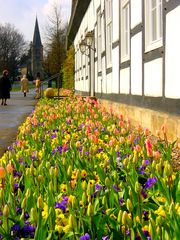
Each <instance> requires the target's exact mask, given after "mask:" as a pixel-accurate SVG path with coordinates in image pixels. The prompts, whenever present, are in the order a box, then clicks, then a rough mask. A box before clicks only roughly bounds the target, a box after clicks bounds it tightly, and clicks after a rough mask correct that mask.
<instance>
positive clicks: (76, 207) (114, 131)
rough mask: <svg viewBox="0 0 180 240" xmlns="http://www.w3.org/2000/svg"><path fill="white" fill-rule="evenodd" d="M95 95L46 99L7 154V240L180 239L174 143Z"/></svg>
mask: <svg viewBox="0 0 180 240" xmlns="http://www.w3.org/2000/svg"><path fill="white" fill-rule="evenodd" d="M162 131H163V134H164V138H165V142H164V143H162V141H158V142H157V144H152V142H151V140H150V138H149V131H148V130H147V129H145V130H144V129H142V128H141V127H140V126H138V127H137V129H136V130H134V128H132V127H131V123H130V122H129V121H128V120H125V119H123V116H122V115H119V116H115V115H114V114H113V112H112V111H109V113H108V112H106V110H105V109H103V108H102V107H101V105H100V104H99V103H98V101H96V100H92V99H88V98H87V99H86V98H84V99H82V98H81V97H77V98H76V97H74V98H66V99H63V100H59V101H58V100H52V99H49V100H47V99H42V100H40V101H39V103H38V105H37V107H36V109H35V111H34V112H33V113H32V115H30V116H29V117H28V118H27V119H26V121H25V123H24V124H23V125H22V126H20V128H19V134H18V136H17V141H16V142H15V143H14V144H13V145H12V146H10V147H9V150H8V151H7V152H6V153H5V154H4V156H3V157H2V158H1V159H0V239H21V238H28V239H38V240H40V239H42V240H43V239H53V240H55V239H80V240H86V239H92V240H95V239H97V240H100V239H104V240H105V239H106V240H108V239H132V240H134V239H148V240H150V239H163V240H164V239H179V234H180V204H179V202H180V181H179V172H173V170H172V166H171V152H172V148H173V144H168V143H167V141H166V133H165V129H164V128H163V129H162Z"/></svg>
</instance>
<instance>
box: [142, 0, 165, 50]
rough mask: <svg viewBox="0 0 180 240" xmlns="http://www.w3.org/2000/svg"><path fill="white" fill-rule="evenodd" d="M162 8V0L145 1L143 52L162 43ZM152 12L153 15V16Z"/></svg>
mask: <svg viewBox="0 0 180 240" xmlns="http://www.w3.org/2000/svg"><path fill="white" fill-rule="evenodd" d="M152 1H155V5H154V6H152ZM162 9H163V0H147V1H145V52H148V51H151V50H153V49H156V48H159V47H161V46H162V45H163V12H162ZM154 13H155V15H154V18H153V14H154ZM153 24H154V26H155V27H154V26H153ZM153 35H154V36H153Z"/></svg>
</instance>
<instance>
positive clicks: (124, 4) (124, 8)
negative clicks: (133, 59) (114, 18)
mask: <svg viewBox="0 0 180 240" xmlns="http://www.w3.org/2000/svg"><path fill="white" fill-rule="evenodd" d="M129 59H130V1H129V0H122V1H121V62H125V61H128V60H129Z"/></svg>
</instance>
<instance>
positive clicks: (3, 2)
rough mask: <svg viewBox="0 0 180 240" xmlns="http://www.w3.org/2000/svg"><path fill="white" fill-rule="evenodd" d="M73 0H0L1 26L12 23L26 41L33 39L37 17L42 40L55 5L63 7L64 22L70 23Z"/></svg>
mask: <svg viewBox="0 0 180 240" xmlns="http://www.w3.org/2000/svg"><path fill="white" fill-rule="evenodd" d="M71 1H72V0H0V6H1V7H0V9H1V10H0V24H3V25H4V24H5V23H10V24H12V25H14V27H15V28H16V29H17V30H18V31H19V32H20V33H22V34H23V35H24V37H25V40H26V41H31V40H32V39H33V32H34V25H35V20H36V15H37V18H38V23H39V28H40V33H41V38H42V42H43V36H44V35H45V26H47V22H48V17H47V16H50V14H51V11H52V6H53V4H54V3H55V4H57V5H58V6H60V7H61V15H62V20H63V22H67V21H69V17H70V13H71Z"/></svg>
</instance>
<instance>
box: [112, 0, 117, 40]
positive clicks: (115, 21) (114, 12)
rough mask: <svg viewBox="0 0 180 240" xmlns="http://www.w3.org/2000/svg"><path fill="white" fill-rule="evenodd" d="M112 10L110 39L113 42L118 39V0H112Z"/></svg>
mask: <svg viewBox="0 0 180 240" xmlns="http://www.w3.org/2000/svg"><path fill="white" fill-rule="evenodd" d="M112 3H113V6H112V12H113V16H112V18H113V20H112V21H113V22H112V23H113V26H112V28H113V36H112V41H113V42H115V41H117V40H118V39H119V0H114V1H112Z"/></svg>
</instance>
